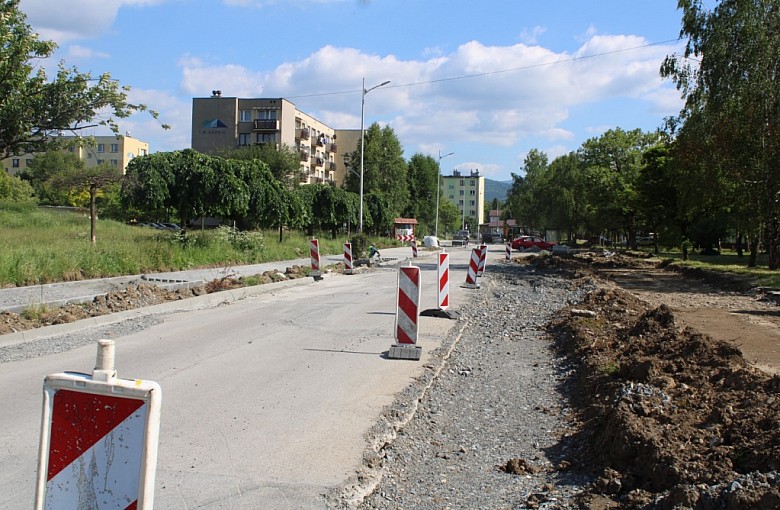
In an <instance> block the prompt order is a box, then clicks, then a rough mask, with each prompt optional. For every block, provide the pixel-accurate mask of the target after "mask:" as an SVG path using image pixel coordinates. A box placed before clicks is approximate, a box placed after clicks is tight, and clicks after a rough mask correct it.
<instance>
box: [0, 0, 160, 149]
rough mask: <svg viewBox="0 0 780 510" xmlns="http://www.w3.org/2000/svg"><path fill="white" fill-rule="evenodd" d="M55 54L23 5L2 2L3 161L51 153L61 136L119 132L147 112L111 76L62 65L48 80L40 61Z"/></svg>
mask: <svg viewBox="0 0 780 510" xmlns="http://www.w3.org/2000/svg"><path fill="white" fill-rule="evenodd" d="M55 49H56V45H55V44H54V43H53V42H51V41H41V40H39V39H38V34H36V33H35V32H33V31H32V29H31V28H30V26H29V25H28V24H27V22H26V16H25V15H24V13H22V12H21V11H20V10H19V0H3V1H2V2H0V90H1V91H2V94H0V96H2V100H1V101H0V119H2V129H0V157H2V158H5V157H9V156H11V155H22V154H34V153H40V152H46V151H47V150H48V149H50V148H52V147H54V146H56V145H57V143H58V142H57V134H59V133H60V132H62V131H71V132H78V131H80V130H83V129H87V128H92V127H95V126H107V127H109V128H111V129H112V130H113V131H114V132H119V127H118V126H117V122H116V120H117V119H121V118H124V117H127V116H128V115H130V114H132V113H133V112H136V111H145V110H147V107H146V106H145V105H138V104H131V103H129V102H128V101H127V91H128V90H129V89H128V88H127V87H122V86H120V85H119V83H118V82H117V81H116V80H114V79H112V78H111V76H110V75H109V74H108V73H104V74H101V75H100V76H97V77H93V76H92V75H91V74H89V73H80V72H78V70H77V69H76V68H66V67H65V65H64V64H63V63H60V64H59V67H58V69H57V74H56V76H54V77H52V78H50V77H48V76H47V75H46V73H45V71H44V69H43V68H42V67H40V61H41V60H43V59H46V58H49V57H51V56H52V54H53V53H54V50H55ZM150 113H151V114H152V116H153V117H155V118H156V117H157V114H156V113H155V112H152V111H150ZM163 127H167V126H163Z"/></svg>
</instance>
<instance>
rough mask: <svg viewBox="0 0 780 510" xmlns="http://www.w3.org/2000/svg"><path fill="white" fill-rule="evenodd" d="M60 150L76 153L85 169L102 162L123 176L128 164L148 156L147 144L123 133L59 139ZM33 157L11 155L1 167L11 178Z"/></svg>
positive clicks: (33, 155) (30, 155)
mask: <svg viewBox="0 0 780 510" xmlns="http://www.w3.org/2000/svg"><path fill="white" fill-rule="evenodd" d="M60 138H61V140H62V141H63V149H62V150H63V151H67V152H70V153H73V154H76V155H77V156H78V157H79V159H81V160H82V161H84V163H85V165H86V166H87V168H93V167H96V166H98V165H100V164H103V163H108V164H109V165H111V166H114V167H116V168H117V169H118V170H120V171H121V172H122V173H123V174H124V173H125V170H126V169H127V165H128V163H130V161H131V160H132V159H133V158H136V157H138V156H146V155H147V154H149V144H148V143H146V142H142V141H141V140H137V139H135V138H133V137H131V136H129V135H127V134H125V135H107V136H93V137H90V138H86V137H80V136H62V137H60ZM34 158H35V154H25V155H22V156H12V157H10V158H5V159H4V160H3V168H4V169H5V171H6V172H8V173H9V174H11V175H15V174H17V173H19V172H21V171H23V170H25V169H26V168H27V167H28V166H29V165H30V162H31V161H32V160H33V159H34Z"/></svg>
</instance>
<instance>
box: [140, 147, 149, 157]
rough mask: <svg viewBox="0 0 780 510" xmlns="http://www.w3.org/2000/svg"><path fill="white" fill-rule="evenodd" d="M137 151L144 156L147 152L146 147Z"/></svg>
mask: <svg viewBox="0 0 780 510" xmlns="http://www.w3.org/2000/svg"><path fill="white" fill-rule="evenodd" d="M138 153H139V154H140V155H141V156H146V155H147V154H148V151H147V150H146V149H141V150H140V151H138Z"/></svg>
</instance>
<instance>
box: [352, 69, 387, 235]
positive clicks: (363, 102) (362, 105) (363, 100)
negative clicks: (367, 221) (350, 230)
mask: <svg viewBox="0 0 780 510" xmlns="http://www.w3.org/2000/svg"><path fill="white" fill-rule="evenodd" d="M388 83H390V81H389V80H388V81H385V82H382V83H380V84H379V85H374V86H373V87H371V88H370V89H368V90H366V79H365V78H363V87H362V89H361V90H362V93H361V97H360V213H359V214H360V223H359V224H358V233H360V234H362V233H363V149H364V147H365V143H366V142H365V133H364V129H363V121H364V118H365V117H364V112H365V109H366V94H368V93H369V92H371V91H372V90H374V89H378V88H379V87H384V86H385V85H387V84H388Z"/></svg>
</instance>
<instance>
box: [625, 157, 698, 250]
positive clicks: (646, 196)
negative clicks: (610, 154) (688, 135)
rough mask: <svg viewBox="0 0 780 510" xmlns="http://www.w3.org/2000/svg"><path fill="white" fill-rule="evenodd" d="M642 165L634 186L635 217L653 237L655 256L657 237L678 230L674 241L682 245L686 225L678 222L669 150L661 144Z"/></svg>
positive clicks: (675, 192)
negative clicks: (640, 220)
mask: <svg viewBox="0 0 780 510" xmlns="http://www.w3.org/2000/svg"><path fill="white" fill-rule="evenodd" d="M642 163H643V165H642V168H641V170H640V172H639V177H638V179H637V184H636V189H637V192H638V197H639V200H638V213H639V214H640V215H641V217H642V218H643V223H644V224H645V225H646V226H647V229H648V231H649V232H655V233H656V236H655V239H654V241H655V252H656V253H658V234H659V233H660V232H661V231H662V230H667V231H668V230H670V229H669V226H679V227H680V228H679V230H677V232H676V236H675V237H677V240H678V241H679V242H680V243H681V242H682V233H683V231H684V227H685V225H686V224H687V221H682V222H681V221H680V220H681V213H682V210H681V209H680V207H679V205H678V198H677V196H678V193H677V183H676V180H677V175H676V174H675V171H674V170H675V168H674V159H673V157H672V155H671V146H670V145H669V144H668V143H663V144H659V145H656V146H654V147H651V148H649V149H648V150H646V151H645V152H644V154H643V155H642ZM683 218H684V216H683Z"/></svg>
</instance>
